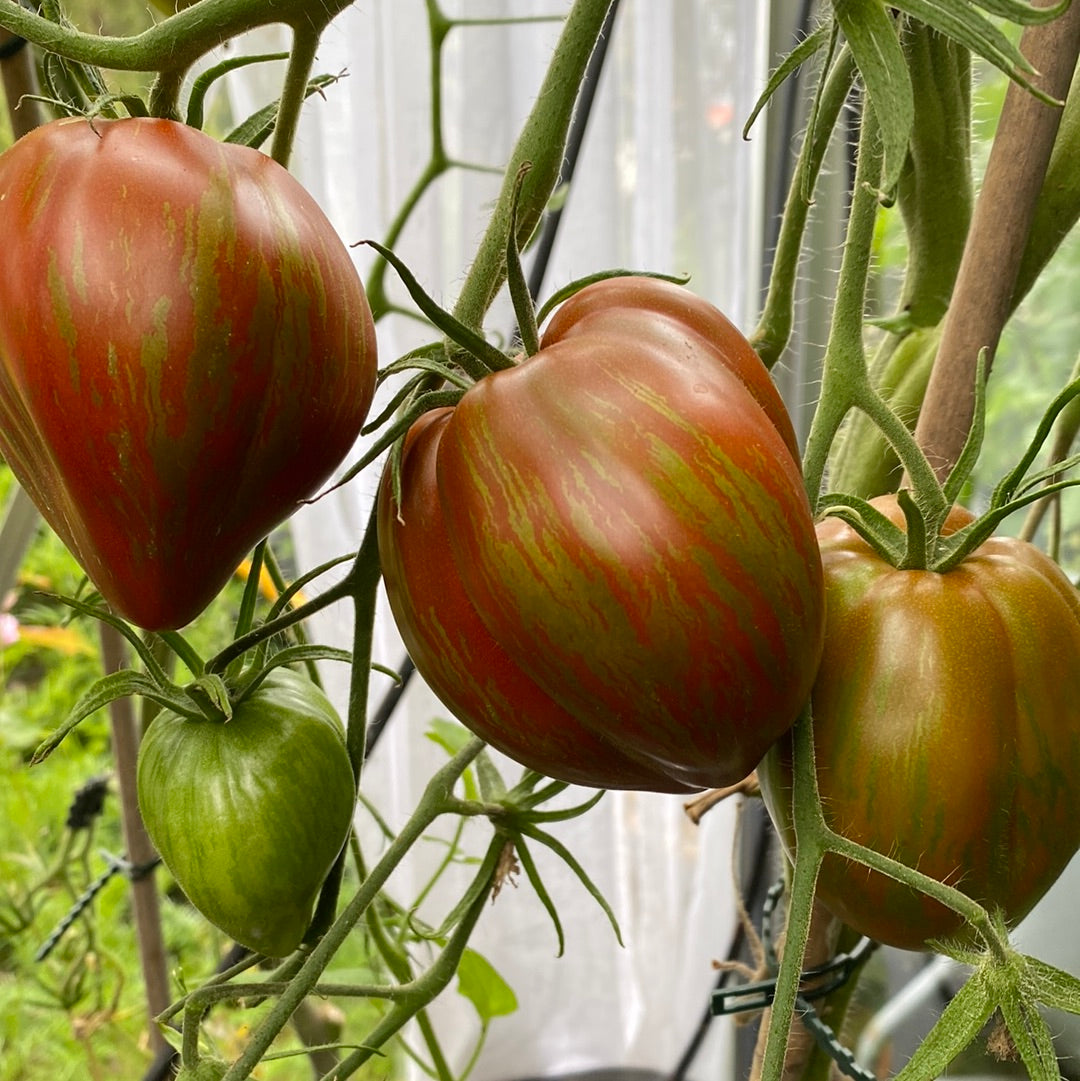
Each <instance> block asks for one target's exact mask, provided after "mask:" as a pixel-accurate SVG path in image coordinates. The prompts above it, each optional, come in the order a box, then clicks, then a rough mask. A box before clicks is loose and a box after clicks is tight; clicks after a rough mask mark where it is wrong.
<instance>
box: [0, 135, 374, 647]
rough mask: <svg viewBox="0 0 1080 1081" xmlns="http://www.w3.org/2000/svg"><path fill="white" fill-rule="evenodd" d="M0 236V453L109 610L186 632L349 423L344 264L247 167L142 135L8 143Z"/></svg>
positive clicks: (167, 138)
mask: <svg viewBox="0 0 1080 1081" xmlns="http://www.w3.org/2000/svg"><path fill="white" fill-rule="evenodd" d="M0 236H3V238H4V242H3V244H2V245H0V451H2V453H3V455H4V457H5V458H6V460H7V461H8V463H9V464H10V465H11V467H12V469H13V470H14V472H15V475H16V476H17V477H18V479H19V481H20V482H21V483H22V484H23V485H24V486H25V488H26V489H27V491H28V492H29V494H30V495H31V496H32V498H33V499H34V501H35V502H36V504H37V506H38V508H39V509H40V510H41V512H42V514H43V515H44V516H45V518H46V519H47V520H48V521H49V523H50V524H51V525H52V527H53V528H54V529H55V530H56V532H57V533H58V534H59V535H60V537H61V538H62V539H63V540H64V541H65V542H66V543H67V545H68V547H70V548H71V550H72V551H73V552H74V554H75V555H76V557H77V558H78V559H79V560H80V562H81V563H82V565H83V567H84V569H85V570H86V572H87V573H88V574H89V576H90V578H91V579H92V580H93V582H94V584H95V585H96V586H97V588H98V589H99V590H100V591H101V593H102V595H103V596H104V597H105V598H106V600H107V601H109V603H110V604H111V605H112V606H113V607H114V608H115V610H116V611H118V612H119V613H120V614H122V615H124V616H125V617H127V618H128V619H130V620H132V621H133V622H134V623H137V624H139V625H141V626H143V627H147V628H150V629H158V628H170V627H178V626H182V625H183V624H185V623H187V622H188V621H189V620H191V619H193V618H194V617H195V616H196V615H197V614H198V613H199V612H200V611H201V610H202V609H203V608H204V607H205V606H206V605H207V604H208V603H209V601H210V600H211V599H212V598H213V596H214V595H215V594H216V593H217V591H218V590H219V589H220V588H221V586H222V585H223V584H224V583H225V581H226V580H227V578H228V576H229V575H230V574H231V573H232V571H233V570H234V569H235V568H236V566H237V564H238V563H239V562H240V560H241V559H242V558H243V556H244V555H245V554H246V552H247V551H248V550H249V549H250V548H251V547H252V546H253V545H254V544H255V543H256V542H257V541H258V540H260V539H261V538H262V537H263V536H265V535H266V533H267V532H269V531H270V530H271V529H272V528H273V527H274V526H275V525H277V524H278V523H279V522H281V521H282V520H283V519H284V518H286V517H287V516H288V515H289V514H291V513H292V511H293V510H294V509H295V508H296V507H297V506H298V504H299V503H300V501H302V500H303V499H305V498H306V497H308V496H310V495H311V494H312V493H313V492H314V491H315V490H316V489H317V488H318V487H319V486H320V485H321V484H322V483H323V482H324V481H325V480H326V479H327V477H328V476H329V475H330V473H331V472H332V471H333V470H334V469H335V468H336V466H337V465H338V464H339V463H340V461H341V460H342V458H343V457H344V456H345V454H346V453H347V452H348V451H349V449H350V448H351V446H352V444H353V441H354V440H355V438H356V436H357V434H358V432H359V429H360V426H361V425H362V423H363V421H364V418H365V415H366V413H367V410H368V406H369V405H370V402H371V397H372V394H373V391H374V378H375V364H376V360H375V336H374V328H373V325H372V321H371V313H370V311H369V309H368V305H367V300H366V298H365V296H364V292H363V288H362V286H361V284H360V280H359V278H358V276H357V273H356V270H355V268H354V267H353V263H352V259H351V258H350V256H349V253H348V250H347V249H346V248H345V246H344V245H343V244H342V242H341V240H340V239H339V238H338V237H337V235H336V234H335V233H334V230H333V228H332V227H331V225H330V223H329V221H328V220H327V219H326V217H325V216H324V215H323V213H322V212H321V211H320V210H319V208H318V206H317V205H316V203H315V202H314V200H313V199H312V198H311V197H310V196H309V195H308V194H307V193H306V192H305V191H304V190H303V188H301V186H300V185H299V184H298V183H297V182H296V180H294V179H293V178H292V177H291V176H290V175H289V174H288V173H287V172H286V171H285V170H284V169H282V168H281V167H280V166H279V165H277V164H276V163H275V162H274V161H272V160H271V159H270V158H268V157H266V156H265V155H264V154H261V153H259V152H258V151H255V150H251V149H248V148H247V147H241V146H233V145H225V144H221V143H218V142H216V141H214V140H213V139H211V138H210V137H209V136H207V135H204V134H202V133H201V132H199V131H196V130H194V129H193V128H189V127H186V126H185V125H183V124H177V123H172V122H170V121H167V120H150V119H131V120H118V121H106V120H96V121H94V122H93V124H91V123H89V122H88V121H86V120H83V119H70V120H58V121H55V122H53V123H51V124H48V125H46V126H44V127H42V128H39V129H38V130H36V131H34V132H32V133H30V134H29V135H26V136H25V137H23V138H22V139H20V140H19V141H18V142H17V143H15V145H14V146H13V147H11V149H9V150H8V151H7V152H6V153H5V154H4V155H3V156H0Z"/></svg>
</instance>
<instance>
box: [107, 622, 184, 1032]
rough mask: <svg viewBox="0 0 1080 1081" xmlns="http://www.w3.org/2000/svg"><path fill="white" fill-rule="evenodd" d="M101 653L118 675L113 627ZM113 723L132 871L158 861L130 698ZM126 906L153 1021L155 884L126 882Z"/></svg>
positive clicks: (159, 988)
mask: <svg viewBox="0 0 1080 1081" xmlns="http://www.w3.org/2000/svg"><path fill="white" fill-rule="evenodd" d="M101 653H102V659H103V661H104V665H105V672H106V674H108V673H111V672H117V671H119V670H120V669H121V668H123V667H125V665H126V663H127V658H126V649H125V645H124V640H123V638H122V637H121V635H120V633H119V632H118V631H116V630H115V629H114V628H113V627H110V626H108V625H106V624H102V627H101ZM109 714H110V718H111V721H112V749H113V759H114V761H115V765H116V781H117V789H118V790H119V795H120V812H121V818H122V820H123V826H124V843H125V845H126V847H127V858H128V861H129V862H130V863H131V864H132V865H134V866H135V867H141V866H144V865H146V864H149V863H150V862H151V861H152V860H154V859H156V858H157V852H156V851H155V849H154V845H153V842H151V840H150V838H149V836H148V835H147V833H146V829H145V827H144V826H143V821H142V815H141V814H140V813H139V800H138V794H137V791H136V787H135V766H136V760H137V757H138V751H139V731H138V725H137V723H136V719H135V710H134V707H133V705H132V702H131V699H130V698H120V699H117V700H116V701H114V702H113V703H111V704H110V706H109ZM131 905H132V909H133V911H134V914H135V935H136V938H137V940H138V944H139V962H140V964H141V966H142V975H143V984H144V986H145V992H146V1005H147V1010H148V1011H149V1017H150V1018H153V1017H156V1016H157V1015H158V1014H159V1013H162V1012H163V1011H164V1010H165V1009H166V1008H167V1007H168V1006H169V1004H170V1001H171V995H170V992H169V973H168V967H167V964H166V955H165V943H164V939H163V937H162V933H161V912H160V906H159V903H158V891H157V882H156V881H155V879H154V876H153V875H152V874H148V875H145V876H143V877H137V878H135V879H133V880H132V882H131ZM149 1028H150V1039H151V1043H152V1045H153V1048H154V1050H155V1051H157V1050H159V1049H161V1048H163V1047H165V1046H166V1043H165V1040H164V1038H163V1037H162V1035H161V1033H160V1032H159V1031H158V1029H157V1026H156V1025H153V1024H151V1025H150V1026H149Z"/></svg>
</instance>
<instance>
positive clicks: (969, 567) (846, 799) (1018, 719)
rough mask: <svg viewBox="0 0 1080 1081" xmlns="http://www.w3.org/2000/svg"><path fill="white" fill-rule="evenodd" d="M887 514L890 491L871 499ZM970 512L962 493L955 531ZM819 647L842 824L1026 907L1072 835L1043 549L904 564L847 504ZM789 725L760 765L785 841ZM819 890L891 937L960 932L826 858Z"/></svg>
mask: <svg viewBox="0 0 1080 1081" xmlns="http://www.w3.org/2000/svg"><path fill="white" fill-rule="evenodd" d="M873 502H874V504H875V505H876V506H877V507H878V508H879V509H880V510H882V511H883V512H885V513H886V514H887V515H888V516H889V517H890V518H891V519H892V520H893V521H894V522H896V524H897V525H901V526H902V525H903V522H904V519H903V514H902V512H901V511H900V509H899V506H898V504H897V502H896V499H895V497H882V498H879V499H877V500H874V501H873ZM970 520H971V516H970V515H969V514H968V513H967V512H966V511H963V510H961V509H960V508H955V509H954V510H953V511H952V512H951V515H950V519H949V522H948V528H947V531H948V532H952V531H954V530H956V529H959V528H961V527H962V526H963V525H964V524H966V523H967V522H968V521H970ZM818 538H819V540H820V543H821V551H822V560H823V563H824V568H825V583H826V598H827V612H828V616H827V620H826V633H825V650H824V654H823V656H822V661H821V668H820V670H819V673H818V677H817V681H816V683H815V684H814V689H813V696H812V706H813V725H814V743H815V749H816V763H817V776H818V784H819V786H820V790H821V801H822V809H823V811H824V813H825V818H826V821H827V822H828V823H829V825H830V826H831V827H832V828H833V829H835V830H836V831H837V832H838V833H841V834H842V835H844V836H846V837H850V838H851V839H852V840H854V841H857V842H860V843H861V844H863V845H866V846H867V847H869V848H871V849H874V850H876V851H878V852H882V853H885V854H887V855H890V856H893V857H895V858H896V859H899V860H901V861H902V862H904V863H906V864H908V865H909V866H911V867H916V868H917V869H918V870H920V871H922V872H924V873H926V874H928V875H930V876H932V877H934V878H937V879H939V880H941V881H944V882H948V883H950V884H952V885H955V886H957V887H958V888H959V889H961V890H963V891H964V892H966V893H967V894H968V895H969V896H971V897H973V898H975V899H976V900H978V901H979V902H981V903H982V904H984V905H986V906H988V907H989V908H991V909H994V908H999V909H1001V910H1002V911H1003V912H1004V914H1005V916H1006V918H1007V919H1008V921H1009V922H1010V923H1013V922H1015V921H1017V920H1020V919H1021V918H1022V917H1023V916H1024V915H1025V914H1026V913H1027V912H1028V911H1029V910H1030V909H1031V908H1032V906H1033V905H1034V904H1035V902H1036V901H1038V900H1039V898H1040V897H1041V896H1042V895H1043V894H1044V893H1045V892H1046V890H1047V889H1048V888H1049V887H1050V886H1051V885H1052V884H1053V882H1054V880H1055V879H1056V878H1057V877H1058V875H1059V874H1060V872H1061V871H1062V869H1063V868H1064V867H1065V865H1066V863H1068V861H1069V859H1070V858H1071V857H1072V855H1073V854H1074V853H1075V852H1076V850H1077V848H1078V847H1080V786H1078V785H1077V784H1076V778H1077V777H1078V776H1080V599H1078V596H1077V593H1076V591H1075V590H1074V588H1073V586H1072V584H1071V583H1070V582H1069V580H1068V579H1067V578H1066V577H1065V575H1064V574H1063V573H1062V572H1061V570H1060V569H1059V568H1058V566H1057V565H1056V564H1055V563H1054V562H1053V561H1052V560H1050V559H1049V558H1048V557H1047V556H1045V555H1044V554H1043V553H1041V552H1040V551H1039V550H1038V549H1036V548H1035V547H1033V546H1032V545H1030V544H1027V543H1025V542H1023V541H1018V540H1015V539H1012V538H1009V537H992V538H991V539H990V540H988V541H987V542H985V543H984V544H983V545H981V546H980V547H979V548H977V549H976V550H975V552H974V553H972V554H971V555H970V556H969V557H968V558H967V559H965V560H964V561H963V562H962V563H960V564H959V565H958V566H957V567H956V568H955V569H953V570H950V571H948V572H947V573H944V574H939V573H935V572H932V571H925V570H906V571H902V570H896V569H895V568H893V567H891V566H890V565H889V564H888V563H886V562H885V561H884V560H883V559H882V558H880V557H879V556H878V555H877V554H876V553H875V552H874V551H873V550H872V549H871V548H870V546H869V545H868V544H867V543H866V542H865V541H864V540H862V539H861V538H860V537H859V536H858V535H857V533H856V532H855V531H854V530H853V529H851V528H850V527H849V526H847V525H845V524H844V523H842V522H841V521H840V520H839V519H836V518H828V519H826V520H825V521H824V522H823V523H822V524H821V525H820V526H819V527H818ZM790 755H791V748H790V740H788V739H784V740H782V741H780V743H779V744H778V745H777V747H776V748H774V749H773V750H772V751H771V752H770V753H769V755H768V756H767V757H766V759H765V761H764V762H763V763H762V765H761V767H760V768H759V770H758V776H759V779H760V781H761V789H762V794H763V796H764V797H765V802H766V805H767V807H768V809H769V811H770V813H771V815H772V818H773V821H774V822H775V823H776V824H777V827H778V829H779V831H780V836H781V838H782V839H783V842H784V844H785V847H786V848H787V850H788V852H789V853H791V852H793V847H794V833H793V829H792V825H791V811H792V808H791V788H790V786H791V773H790ZM818 897H819V899H820V900H821V902H822V903H823V905H824V906H825V907H826V908H827V909H829V910H830V911H831V912H833V913H834V914H835V915H836V916H838V917H839V918H841V919H842V920H843V921H844V922H845V923H847V924H849V925H850V926H852V927H853V928H855V929H856V930H857V931H860V932H861V933H863V934H865V935H868V936H869V937H871V938H874V939H877V940H878V941H880V942H884V943H886V944H888V945H892V946H899V947H902V948H904V949H914V950H918V949H923V948H925V947H926V944H927V941H928V940H929V939H941V938H946V937H952V936H954V935H957V934H959V933H961V932H962V930H963V928H962V924H961V922H960V920H959V918H958V917H957V916H956V915H955V914H954V913H953V912H951V911H950V910H947V909H945V908H944V907H942V906H941V905H939V904H937V903H936V902H933V901H930V900H928V899H926V898H924V897H922V896H921V895H917V894H915V893H914V892H913V891H911V890H909V889H908V888H906V887H903V886H901V885H899V884H898V883H896V882H894V881H893V880H892V879H887V878H885V877H883V876H881V875H879V874H877V873H875V872H871V871H869V870H868V869H867V868H865V867H862V866H859V865H855V864H852V863H849V862H848V861H846V860H842V859H840V858H839V857H837V856H835V855H829V856H827V857H826V859H825V862H824V865H823V867H822V871H821V877H820V880H819V884H818Z"/></svg>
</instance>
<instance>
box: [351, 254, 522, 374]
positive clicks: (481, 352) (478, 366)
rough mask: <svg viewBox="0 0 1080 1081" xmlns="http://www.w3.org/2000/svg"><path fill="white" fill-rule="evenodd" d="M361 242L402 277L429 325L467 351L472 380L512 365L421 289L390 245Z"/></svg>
mask: <svg viewBox="0 0 1080 1081" xmlns="http://www.w3.org/2000/svg"><path fill="white" fill-rule="evenodd" d="M364 243H365V244H367V245H368V246H369V247H371V248H374V249H375V251H377V252H378V253H379V255H381V256H382V257H383V258H384V259H385V260H386V261H387V262H388V263H389V264H390V266H392V267H393V268H394V271H395V272H396V273H397V276H398V277H399V278H400V279H401V284H402V285H404V286H405V288H406V289H407V290H408V293H409V296H410V297H412V299H413V302H414V303H415V304H416V306H417V307H418V308H419V309H420V311H421V312H423V314H424V315H425V316H426V317H427V318H428V320H430V322H431V323H432V325H433V326H435V327H436V329H438V330H440V331H442V333H443V334H445V335H446V336H447V337H448V338H449V339H450V340H451V341H452V342H456V343H457V344H458V345H460V346H461V347H462V349H464V350H465V351H466V354H467V356H468V358H469V359H465V358H464V357H463V358H462V367H463V368H464V369H465V371H466V372H467V373H468V374H469V375H470V376H472V378H473V379H474V380H477V381H479V380H480V379H483V378H484V376H485V375H490V374H491V373H492V372H497V371H501V370H503V369H505V368H512V367H513V366H514V362H513V361H512V360H511V359H510V358H509V357H508V356H506V354H505V353H503V352H502V351H501V350H499V349H496V348H495V346H493V345H492V344H491V342H489V341H488V340H487V339H486V338H485V337H484V336H483V335H482V334H480V333H478V332H477V331H475V330H472V329H470V328H469V327H467V326H466V325H465V324H464V323H462V322H461V321H460V320H458V319H455V318H454V316H452V315H451V314H450V313H449V312H448V311H446V310H445V309H443V308H441V307H439V305H438V304H437V303H436V302H435V301H434V300H433V299H432V298H431V297H430V296H429V295H428V294H427V293H426V292H425V291H424V288H423V286H421V284H420V283H419V282H418V281H417V280H416V277H415V275H414V274H413V273H412V271H411V270H409V268H408V267H407V266H406V265H405V263H404V262H402V260H401V259H399V258H398V257H397V256H396V255H395V254H394V253H393V252H392V251H391V250H390V249H389V248H387V247H386V246H385V245H383V244H379V243H378V242H377V241H374V240H365V241H364ZM470 361H471V362H470Z"/></svg>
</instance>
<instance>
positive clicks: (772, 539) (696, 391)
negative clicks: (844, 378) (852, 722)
mask: <svg viewBox="0 0 1080 1081" xmlns="http://www.w3.org/2000/svg"><path fill="white" fill-rule="evenodd" d="M401 481H402V499H401V504H400V506H398V505H396V504H395V503H394V501H393V499H392V497H391V488H390V479H389V474H388V475H387V476H386V477H384V485H383V490H382V493H381V496H380V520H379V526H380V551H381V554H382V559H383V570H384V575H385V579H386V585H387V590H388V592H389V596H390V602H391V606H392V609H393V611H394V614H395V617H396V619H397V622H398V626H399V628H400V629H401V632H402V635H403V637H404V639H405V642H406V645H407V646H408V648H409V650H410V653H411V654H412V656H413V659H414V661H415V662H416V666H417V669H418V670H419V672H420V673H421V674H422V675H423V676H424V677H425V678H426V679H427V680H428V682H429V683H430V684H431V686H432V688H433V689H434V690H435V692H436V693H437V694H438V695H439V696H440V697H441V698H442V700H443V701H444V703H445V704H446V705H447V707H448V708H449V709H450V710H451V711H452V712H454V713H455V714H456V715H457V716H458V717H459V718H460V719H461V720H462V722H463V723H465V724H466V725H468V726H469V727H470V728H472V729H473V730H474V731H475V732H476V733H478V734H479V735H481V736H483V737H484V738H485V739H487V740H488V741H489V742H491V743H492V744H493V745H494V746H496V747H498V748H499V749H500V750H503V751H505V752H506V753H508V754H509V755H511V756H512V757H514V758H516V759H518V760H519V761H520V762H522V763H523V764H525V765H527V766H530V767H532V768H534V769H537V770H539V771H541V772H543V773H546V774H548V775H550V776H553V777H557V778H561V779H565V780H569V781H573V782H576V783H582V784H588V785H594V786H597V787H609V788H641V789H656V790H667V791H682V790H689V789H694V788H697V787H703V786H713V785H725V784H729V783H732V782H734V781H737V780H739V779H740V778H742V777H743V776H744V775H745V774H747V773H748V772H750V771H751V770H752V769H753V768H754V767H755V766H756V765H757V762H758V760H759V759H760V758H761V756H762V755H763V754H764V752H765V751H766V749H767V748H768V747H769V746H770V745H771V744H772V743H773V741H774V740H776V739H777V737H778V736H780V735H782V734H783V733H784V732H785V731H787V729H788V728H789V727H790V726H791V724H792V722H793V721H794V719H795V717H796V715H797V713H798V711H799V709H800V708H801V707H802V705H803V703H804V702H805V700H806V697H807V695H808V693H809V689H810V685H811V682H812V680H813V675H814V671H815V669H816V667H817V661H818V657H819V655H820V650H821V636H822V624H823V613H822V581H821V565H820V558H819V555H818V551H817V543H816V540H815V537H814V529H813V523H812V521H811V518H810V512H809V507H808V504H807V500H806V496H805V494H804V491H803V485H802V477H801V472H800V468H799V462H798V457H797V452H796V444H795V439H794V435H793V432H792V429H791V424H790V421H789V419H788V417H787V414H786V412H785V410H784V407H783V404H782V402H781V401H780V398H779V396H778V394H777V393H776V390H775V388H774V387H773V384H772V382H771V381H770V380H769V377H768V373H767V372H766V370H765V368H764V367H763V366H762V364H761V362H760V361H759V360H758V358H757V356H756V355H755V354H754V352H753V350H752V349H751V348H750V346H749V344H748V343H747V342H746V340H745V339H744V338H743V337H742V336H741V335H740V334H739V333H738V331H737V330H736V329H735V328H734V327H733V326H732V325H731V324H730V323H729V322H728V321H727V319H725V318H724V316H723V315H721V314H720V312H718V311H717V310H716V309H715V308H713V307H711V306H710V305H708V304H706V303H705V302H704V301H702V300H700V299H698V298H696V297H694V296H693V294H691V293H689V292H688V291H687V290H685V289H682V288H679V287H677V286H674V285H669V284H666V283H662V282H658V281H655V280H651V279H638V278H623V279H616V280H612V281H607V282H602V283H600V284H597V285H593V286H590V287H588V288H586V289H584V290H582V291H581V292H580V293H579V294H577V295H576V296H575V297H573V298H572V299H571V300H569V301H567V302H566V303H565V304H564V305H563V306H562V307H561V308H560V309H559V310H558V312H557V313H556V314H555V316H554V318H553V319H552V320H551V323H550V325H549V326H548V328H547V331H546V333H545V335H544V338H543V341H542V343H541V349H540V351H539V352H538V353H537V354H536V355H535V356H533V357H531V358H529V359H528V360H525V361H523V362H522V363H520V364H518V365H517V366H515V367H513V368H511V369H509V370H507V371H505V372H499V373H496V374H494V375H491V376H489V377H487V378H485V379H483V380H481V381H480V382H479V383H477V384H476V385H475V386H474V387H472V388H471V389H470V390H469V391H467V392H466V394H465V395H464V396H463V397H462V399H461V401H460V403H459V404H458V405H457V406H456V407H455V408H454V409H453V410H452V411H444V412H442V413H439V414H436V415H434V416H430V415H429V416H427V417H425V418H423V419H422V420H421V421H420V422H419V423H418V424H417V425H416V426H415V427H414V428H413V430H412V431H411V432H410V434H409V437H408V439H407V440H406V443H405V446H404V453H403V461H402V473H401Z"/></svg>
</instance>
